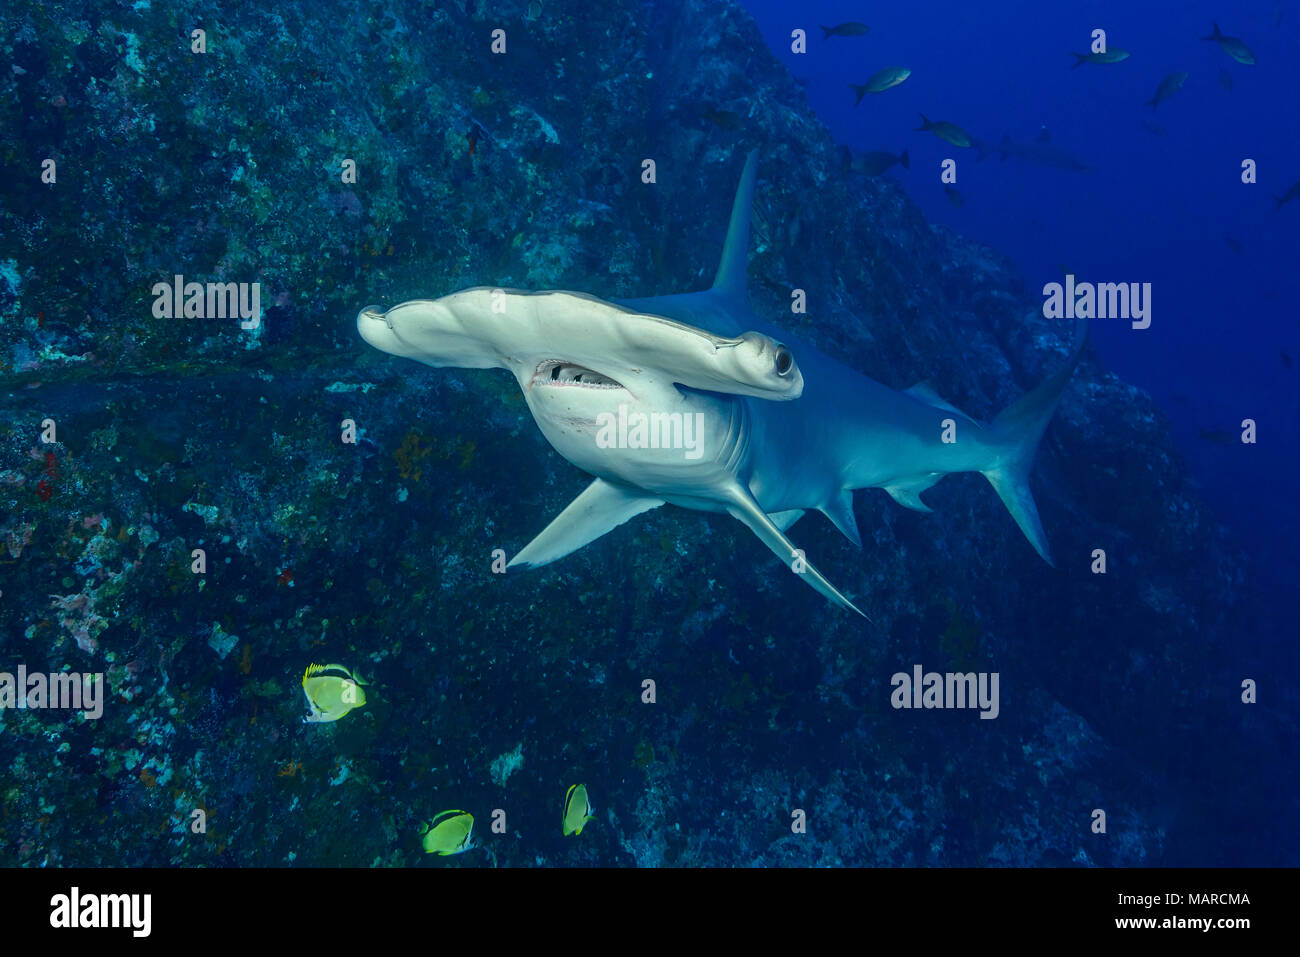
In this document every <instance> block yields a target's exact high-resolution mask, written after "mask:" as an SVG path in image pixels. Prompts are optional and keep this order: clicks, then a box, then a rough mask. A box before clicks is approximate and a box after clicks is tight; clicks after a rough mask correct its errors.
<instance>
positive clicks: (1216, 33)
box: [1201, 23, 1223, 42]
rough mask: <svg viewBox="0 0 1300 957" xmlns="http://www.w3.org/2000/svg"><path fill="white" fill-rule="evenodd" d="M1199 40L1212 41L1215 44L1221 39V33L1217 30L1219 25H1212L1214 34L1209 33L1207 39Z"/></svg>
mask: <svg viewBox="0 0 1300 957" xmlns="http://www.w3.org/2000/svg"><path fill="white" fill-rule="evenodd" d="M1201 39H1202V40H1213V41H1215V42H1217V41H1219V40H1222V39H1223V33H1222V32H1221V31H1220V30H1219V25H1218V24H1217V23H1216V24H1215V25H1214V32H1213V33H1211V34H1210V35H1209V36H1208V37H1201Z"/></svg>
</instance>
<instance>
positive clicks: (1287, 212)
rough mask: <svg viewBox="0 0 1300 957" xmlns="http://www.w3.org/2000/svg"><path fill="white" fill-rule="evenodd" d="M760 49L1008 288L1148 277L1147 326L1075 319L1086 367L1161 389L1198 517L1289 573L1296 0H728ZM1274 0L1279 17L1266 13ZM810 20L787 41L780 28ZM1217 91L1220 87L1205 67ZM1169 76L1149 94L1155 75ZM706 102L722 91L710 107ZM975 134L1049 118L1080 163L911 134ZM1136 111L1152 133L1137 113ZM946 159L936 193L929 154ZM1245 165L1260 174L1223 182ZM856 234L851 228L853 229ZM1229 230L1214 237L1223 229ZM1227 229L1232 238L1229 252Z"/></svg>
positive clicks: (1018, 129) (1298, 508) (1295, 524)
mask: <svg viewBox="0 0 1300 957" xmlns="http://www.w3.org/2000/svg"><path fill="white" fill-rule="evenodd" d="M746 6H747V7H748V8H749V10H750V11H751V12H752V13H753V15H754V17H755V18H756V20H757V21H758V24H759V26H760V29H761V30H762V33H763V36H764V38H765V40H766V41H767V43H768V45H769V47H770V48H771V49H772V50H773V52H774V53H775V54H776V55H777V56H778V57H779V58H780V60H781V61H782V62H783V63H785V64H786V65H787V66H788V67H789V69H790V71H791V72H792V73H793V74H794V75H795V76H796V77H799V78H802V79H806V80H807V81H808V82H807V87H806V91H807V96H808V101H809V105H810V106H811V107H812V108H813V109H814V110H815V111H816V112H817V114H818V115H819V116H820V117H821V119H822V120H823V121H824V122H825V123H826V125H827V127H828V128H829V129H830V131H831V133H832V135H833V136H834V138H835V140H836V141H837V142H839V143H842V144H845V145H847V146H849V147H851V148H853V149H855V150H889V151H890V152H895V153H897V152H898V151H900V150H902V149H904V148H906V149H907V150H908V151H909V153H910V156H911V169H910V170H904V169H901V168H900V167H894V169H893V170H891V171H890V172H889V173H887V174H886V175H888V176H891V177H893V178H895V179H896V180H897V181H898V182H899V183H900V184H901V185H902V186H903V188H904V189H906V190H907V192H908V194H909V195H910V196H911V197H912V198H913V199H914V200H915V202H916V203H917V205H918V206H919V207H920V208H921V209H922V210H923V212H924V214H925V217H926V219H927V220H929V221H930V222H934V223H942V224H945V225H948V226H950V227H952V228H953V229H955V230H957V231H959V232H961V233H962V234H964V235H966V236H968V237H971V238H973V239H977V240H980V241H983V242H986V243H988V244H989V245H990V246H992V247H994V248H996V249H998V250H1000V251H1002V252H1004V253H1006V254H1007V255H1009V256H1011V257H1012V258H1013V259H1014V260H1015V261H1016V262H1017V263H1018V264H1019V266H1020V267H1021V269H1022V271H1023V275H1024V279H1025V283H1026V286H1027V288H1029V289H1030V290H1031V291H1035V290H1039V289H1041V288H1042V286H1043V284H1045V283H1048V282H1057V281H1060V279H1061V268H1060V267H1061V266H1062V265H1064V266H1065V267H1066V268H1068V269H1069V271H1071V272H1073V273H1074V274H1075V275H1076V277H1078V278H1079V279H1081V280H1089V281H1094V282H1121V281H1127V282H1150V283H1152V287H1153V288H1152V305H1153V315H1152V323H1151V327H1150V328H1149V329H1145V330H1133V329H1131V328H1130V326H1129V324H1128V323H1126V322H1121V321H1110V322H1106V321H1099V322H1096V323H1094V331H1093V342H1094V345H1095V347H1096V349H1097V351H1098V354H1099V355H1100V357H1101V358H1102V360H1103V363H1104V365H1105V366H1106V367H1107V368H1109V369H1110V370H1112V371H1114V372H1115V373H1117V374H1118V375H1119V376H1121V377H1122V378H1124V379H1126V380H1127V381H1129V382H1132V383H1135V384H1137V385H1139V386H1141V387H1143V388H1144V389H1146V390H1147V391H1149V392H1150V393H1151V394H1152V396H1153V397H1154V398H1155V399H1156V400H1157V401H1158V403H1159V404H1160V406H1161V407H1162V408H1163V410H1164V412H1165V413H1166V414H1167V415H1168V417H1169V422H1170V427H1171V430H1172V433H1173V435H1174V436H1175V438H1176V441H1177V443H1178V446H1179V448H1180V449H1181V451H1182V452H1183V454H1184V455H1185V456H1186V457H1187V460H1188V464H1189V468H1190V470H1191V472H1192V474H1193V475H1194V476H1195V478H1196V480H1197V481H1198V482H1199V483H1200V484H1201V485H1202V487H1203V491H1204V496H1205V498H1206V500H1207V501H1208V502H1210V503H1211V504H1212V505H1213V506H1214V507H1215V510H1216V514H1217V515H1218V516H1219V517H1220V518H1221V519H1222V520H1223V521H1224V522H1225V523H1226V524H1227V525H1228V526H1229V528H1230V529H1231V531H1232V532H1233V534H1234V535H1235V536H1236V538H1237V539H1238V540H1239V542H1240V543H1242V544H1243V545H1244V546H1245V547H1247V548H1248V549H1249V551H1250V553H1251V555H1252V557H1253V558H1254V559H1255V560H1256V562H1257V566H1258V572H1259V575H1260V576H1261V581H1267V582H1269V583H1271V584H1272V585H1274V586H1283V585H1285V583H1286V582H1294V581H1295V580H1296V578H1297V572H1298V571H1300V567H1298V566H1297V559H1296V549H1295V547H1294V542H1295V540H1296V537H1297V533H1298V532H1300V499H1298V497H1297V496H1296V495H1295V482H1294V480H1293V478H1292V476H1293V474H1294V472H1295V469H1296V465H1297V459H1298V458H1300V456H1298V455H1297V446H1296V440H1295V436H1294V426H1293V423H1294V422H1295V421H1296V412H1297V391H1296V382H1297V379H1296V376H1297V375H1298V374H1300V370H1297V369H1290V368H1287V366H1286V364H1285V363H1284V360H1283V357H1282V354H1283V353H1286V354H1287V356H1289V357H1290V358H1292V359H1293V360H1294V359H1300V332H1298V330H1297V321H1296V320H1297V309H1296V303H1297V301H1300V269H1298V268H1297V267H1298V266H1300V242H1298V241H1297V232H1298V231H1300V202H1292V203H1291V204H1289V205H1287V206H1284V207H1283V208H1282V209H1281V210H1280V211H1275V202H1274V197H1275V196H1280V195H1282V194H1283V193H1284V192H1285V191H1286V190H1287V188H1288V187H1290V185H1291V184H1292V183H1294V182H1295V181H1296V180H1297V179H1300V139H1298V138H1297V136H1296V126H1295V122H1294V112H1293V111H1294V94H1295V91H1296V90H1297V89H1300V57H1297V55H1296V54H1297V51H1298V50H1300V8H1298V7H1300V5H1297V4H1294V3H1292V4H1287V5H1284V6H1281V7H1279V5H1278V3H1277V2H1276V0H1256V2H1250V3H1241V4H1222V3H1219V4H1215V3H1209V2H1205V0H1192V2H1179V3H1171V2H1161V3H1150V2H1147V3H1141V4H1129V3H1119V2H1109V3H1051V4H1045V3H1029V2H1023V0H1016V2H1000V3H998V4H996V5H992V6H990V5H985V4H968V3H962V2H955V0H947V2H927V3H924V4H913V3H893V4H871V5H866V4H858V3H845V2H828V0H812V2H809V3H802V4H798V5H792V4H789V3H787V2H782V0H746ZM1279 14H1280V21H1281V22H1280V24H1278V23H1277V20H1278V17H1279ZM854 20H856V21H860V22H863V23H866V24H867V25H868V26H869V27H870V32H869V33H868V34H867V35H865V36H857V37H831V38H830V39H828V40H827V39H823V38H822V31H821V30H820V29H818V27H817V25H818V24H825V25H826V26H833V25H835V24H839V23H842V22H845V21H854ZM1216 20H1217V21H1218V23H1219V26H1220V28H1221V30H1222V31H1223V33H1225V34H1226V35H1228V36H1235V37H1240V38H1241V39H1243V40H1244V41H1245V42H1246V43H1247V44H1248V45H1249V46H1250V47H1251V49H1252V50H1253V51H1254V53H1255V58H1256V63H1255V65H1253V66H1248V65H1243V64H1241V63H1238V62H1236V61H1234V60H1232V59H1231V58H1229V56H1228V55H1227V54H1226V53H1224V52H1223V51H1222V50H1221V49H1220V48H1219V45H1218V44H1217V43H1209V42H1205V41H1204V40H1202V39H1201V38H1202V37H1205V36H1208V35H1209V34H1210V33H1211V32H1212V23H1213V22H1214V21H1216ZM796 28H803V29H805V30H806V31H807V33H808V51H807V53H805V54H802V55H800V54H795V53H793V52H792V51H791V39H790V33H791V31H792V30H793V29H796ZM1097 28H1101V29H1104V30H1105V31H1106V34H1107V43H1108V46H1109V47H1111V48H1115V47H1118V48H1120V49H1124V50H1128V51H1129V52H1130V53H1131V56H1130V57H1129V59H1128V60H1126V61H1124V62H1122V63H1118V64H1105V65H1102V64H1092V63H1085V64H1083V65H1082V66H1080V67H1079V68H1077V69H1074V68H1072V64H1073V62H1074V60H1073V58H1072V57H1071V56H1070V53H1071V52H1072V51H1075V52H1080V53H1082V52H1087V50H1088V49H1089V44H1090V42H1091V33H1092V31H1093V30H1094V29H1097ZM886 66H906V67H908V68H910V69H911V70H912V75H911V76H910V77H909V78H908V79H907V80H906V81H905V82H904V83H903V84H901V85H900V86H897V87H895V88H893V89H890V90H886V91H884V92H883V93H880V94H875V95H873V94H868V95H867V96H866V97H865V98H864V99H863V101H862V103H861V104H860V105H859V106H857V107H855V106H854V105H853V100H854V94H853V92H852V91H851V90H850V89H849V84H850V83H857V84H862V83H865V82H866V80H867V78H868V77H869V76H871V74H873V73H874V72H875V71H876V70H878V69H880V68H882V67H886ZM1224 70H1226V71H1227V75H1228V76H1229V77H1230V79H1231V89H1225V87H1224V85H1223V81H1222V77H1221V71H1224ZM1175 71H1185V72H1187V74H1188V77H1187V80H1186V82H1185V84H1184V86H1183V88H1182V89H1181V90H1180V91H1178V92H1177V93H1175V94H1174V95H1173V96H1172V97H1171V98H1169V99H1168V100H1166V101H1164V102H1162V103H1160V104H1159V106H1158V107H1155V108H1152V107H1149V106H1144V105H1143V104H1144V103H1145V102H1146V101H1147V100H1149V99H1151V98H1152V96H1153V94H1154V92H1155V89H1156V87H1157V85H1158V84H1159V82H1160V81H1161V79H1162V78H1163V77H1165V76H1166V75H1168V74H1169V73H1172V72H1175ZM724 105H725V104H724ZM921 113H924V114H926V116H928V117H929V118H930V119H931V120H941V119H942V120H948V121H950V122H954V123H957V124H958V125H959V126H961V127H963V128H964V129H966V130H967V131H968V132H969V133H970V134H971V135H972V136H973V137H976V138H978V139H980V140H984V141H986V142H989V143H998V142H1000V141H1001V139H1002V137H1003V135H1004V134H1007V135H1010V137H1011V139H1012V140H1013V141H1015V142H1017V143H1022V142H1029V141H1033V140H1034V139H1035V138H1036V137H1037V136H1038V134H1039V131H1040V130H1041V129H1042V128H1043V127H1046V128H1047V129H1048V130H1049V131H1050V137H1051V142H1052V144H1053V145H1054V146H1057V147H1060V148H1062V149H1065V150H1068V151H1069V152H1070V153H1072V154H1073V155H1074V156H1076V157H1077V158H1078V159H1080V160H1082V161H1083V162H1085V163H1087V164H1088V165H1089V166H1090V167H1092V169H1091V171H1090V172H1086V173H1076V172H1070V171H1065V170H1059V169H1055V168H1048V167H1045V166H1039V165H1034V164H1028V163H1025V162H1021V161H1018V160H1016V159H1008V160H1006V161H999V159H998V158H997V156H996V155H991V156H989V157H987V158H985V159H984V160H983V161H980V160H978V159H977V155H976V151H975V150H974V149H958V148H956V147H954V146H951V145H949V144H947V143H945V142H943V141H941V140H940V139H938V138H937V137H935V136H934V135H932V134H930V133H923V132H916V131H915V128H916V127H917V126H918V125H919V124H920V118H919V114H921ZM1144 119H1146V120H1150V121H1152V122H1154V123H1155V124H1157V125H1158V126H1159V127H1160V128H1162V129H1163V130H1164V132H1165V135H1155V134H1154V133H1152V132H1151V131H1149V130H1148V129H1146V128H1144V127H1143V126H1142V121H1143V120H1144ZM949 157H951V158H954V159H956V160H957V184H956V185H957V188H958V189H959V190H960V192H961V194H962V197H963V199H964V203H963V205H962V206H961V207H956V206H954V205H952V204H951V203H950V202H949V200H948V197H947V195H946V194H945V192H944V187H943V185H942V184H941V183H940V179H939V176H940V163H941V162H942V161H943V160H944V159H946V158H949ZM1246 158H1250V159H1253V160H1255V161H1256V164H1257V170H1258V172H1257V175H1258V182H1257V183H1255V184H1254V185H1245V184H1243V183H1242V181H1241V172H1242V170H1241V163H1242V161H1243V160H1244V159H1246ZM864 226H865V227H868V228H869V226H870V224H864ZM1225 237H1226V238H1225ZM1227 239H1232V240H1234V241H1236V242H1237V243H1238V244H1239V245H1240V247H1241V251H1240V252H1239V253H1238V252H1234V250H1233V248H1232V246H1231V245H1230V244H1229V243H1228V242H1227ZM1244 418H1252V419H1255V420H1256V422H1257V423H1258V430H1259V441H1258V443H1257V444H1255V445H1242V444H1240V443H1236V442H1234V443H1232V444H1230V445H1221V444H1217V443H1215V442H1212V441H1208V440H1206V439H1204V438H1202V437H1201V433H1202V431H1203V430H1204V431H1206V432H1215V431H1216V430H1227V431H1229V432H1232V431H1234V430H1237V431H1239V429H1240V422H1241V420H1242V419H1244Z"/></svg>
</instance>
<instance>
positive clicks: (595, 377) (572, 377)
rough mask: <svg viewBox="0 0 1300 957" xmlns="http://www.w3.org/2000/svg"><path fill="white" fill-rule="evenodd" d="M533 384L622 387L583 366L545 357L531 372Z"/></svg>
mask: <svg viewBox="0 0 1300 957" xmlns="http://www.w3.org/2000/svg"><path fill="white" fill-rule="evenodd" d="M533 384H534V385H551V386H566V387H577V388H580V389H622V388H623V384H622V383H621V382H618V381H616V380H614V379H611V378H610V377H609V376H606V375H601V374H600V373H599V372H595V371H593V370H591V369H588V368H586V367H585V366H580V365H575V364H574V363H572V362H565V361H564V360H563V359H547V360H545V361H543V362H541V363H540V364H538V366H537V371H536V372H535V373H533Z"/></svg>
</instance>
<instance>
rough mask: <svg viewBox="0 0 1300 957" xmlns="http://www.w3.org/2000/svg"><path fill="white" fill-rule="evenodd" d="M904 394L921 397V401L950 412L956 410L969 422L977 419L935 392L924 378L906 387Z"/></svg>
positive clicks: (915, 397)
mask: <svg viewBox="0 0 1300 957" xmlns="http://www.w3.org/2000/svg"><path fill="white" fill-rule="evenodd" d="M903 395H910V396H911V397H912V398H913V399H919V400H920V401H921V402H924V403H926V404H927V405H932V406H934V407H935V408H939V409H946V410H948V411H949V412H956V413H957V414H958V415H960V416H961V417H962V418H963V419H965V420H966V421H967V422H974V421H975V420H974V419H972V418H971V417H970V416H969V415H967V414H966V413H965V412H963V411H962V410H961V409H959V408H957V407H956V406H955V405H953V404H952V403H951V402H949V401H948V400H947V399H945V398H944V397H943V396H941V395H939V393H938V392H935V391H934V386H932V385H930V383H928V382H925V381H924V380H923V381H921V382H918V383H916V385H914V386H912V387H911V388H908V389H904V390H903Z"/></svg>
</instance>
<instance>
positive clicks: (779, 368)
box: [776, 346, 794, 378]
mask: <svg viewBox="0 0 1300 957" xmlns="http://www.w3.org/2000/svg"><path fill="white" fill-rule="evenodd" d="M793 368H794V356H792V355H790V350H789V349H787V348H786V347H785V346H777V347H776V374H777V375H779V376H781V377H782V378H784V377H786V376H788V375H789V374H790V370H791V369H793Z"/></svg>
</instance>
